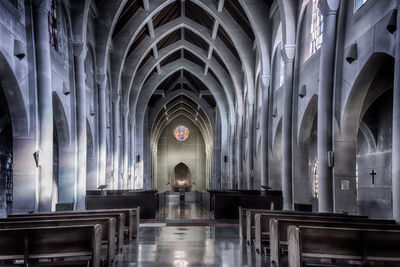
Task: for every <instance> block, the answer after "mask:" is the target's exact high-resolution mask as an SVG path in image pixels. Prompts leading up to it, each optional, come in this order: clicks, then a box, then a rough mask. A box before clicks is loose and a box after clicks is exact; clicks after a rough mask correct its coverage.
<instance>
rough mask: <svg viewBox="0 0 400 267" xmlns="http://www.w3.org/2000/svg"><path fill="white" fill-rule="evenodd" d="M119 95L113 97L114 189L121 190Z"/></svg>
mask: <svg viewBox="0 0 400 267" xmlns="http://www.w3.org/2000/svg"><path fill="white" fill-rule="evenodd" d="M119 98H120V97H119V94H115V93H114V94H113V96H112V114H113V120H112V121H113V122H112V123H113V154H114V155H113V172H112V174H113V177H112V181H113V189H121V186H122V185H121V177H120V175H119V153H120V151H119V149H120V144H119V141H120V140H119V139H120V106H119Z"/></svg>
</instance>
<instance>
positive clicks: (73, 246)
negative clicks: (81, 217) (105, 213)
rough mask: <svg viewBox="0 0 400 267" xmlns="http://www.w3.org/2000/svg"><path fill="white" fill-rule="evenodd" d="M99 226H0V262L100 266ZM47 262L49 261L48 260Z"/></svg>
mask: <svg viewBox="0 0 400 267" xmlns="http://www.w3.org/2000/svg"><path fill="white" fill-rule="evenodd" d="M101 232H102V229H101V225H98V224H96V225H81V226H62V227H39V228H19V229H0V247H1V249H0V261H3V262H13V261H15V260H20V261H21V260H23V261H24V265H25V266H31V264H33V265H34V264H35V263H36V264H37V263H39V262H40V261H47V263H48V264H49V265H50V266H56V265H58V264H60V265H64V266H65V265H66V263H69V264H68V265H69V266H72V265H74V264H76V263H77V262H81V263H82V261H83V262H86V265H87V266H92V267H100V266H101V256H100V248H101V235H102V233H101ZM49 261H51V262H50V263H49Z"/></svg>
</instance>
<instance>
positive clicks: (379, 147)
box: [335, 53, 394, 218]
mask: <svg viewBox="0 0 400 267" xmlns="http://www.w3.org/2000/svg"><path fill="white" fill-rule="evenodd" d="M393 79H394V58H393V57H392V56H390V55H387V54H382V53H376V54H373V55H372V56H371V57H370V59H369V60H368V61H367V62H366V63H365V65H364V67H363V68H362V70H361V72H360V73H359V74H358V76H357V78H356V80H355V82H354V86H353V88H352V90H351V92H350V94H349V97H348V100H347V102H346V105H345V109H344V112H343V116H342V127H341V134H340V135H338V139H337V140H336V141H335V143H341V144H346V145H345V146H342V147H340V145H335V147H338V148H339V149H336V151H337V153H336V155H337V157H336V156H335V158H340V160H337V161H335V178H336V177H347V179H345V180H342V181H341V184H339V186H338V187H337V189H336V192H335V205H336V207H339V208H336V210H337V211H340V210H345V209H347V210H349V211H350V212H352V210H356V211H358V213H359V214H360V215H368V216H370V217H371V218H391V217H392V188H391V187H392V185H391V180H392V173H391V164H392V160H391V154H392V114H393V111H392V108H393V107H392V105H391V104H390V103H393ZM358 177H359V178H358ZM339 179H340V178H339ZM343 181H344V182H346V183H343ZM343 184H344V186H343ZM342 188H344V189H345V190H342ZM349 207H351V209H350V208H349ZM353 212H354V211H353Z"/></svg>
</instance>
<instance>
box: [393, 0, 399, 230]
mask: <svg viewBox="0 0 400 267" xmlns="http://www.w3.org/2000/svg"><path fill="white" fill-rule="evenodd" d="M399 7H400V1H399V0H398V1H397V10H398V8H399ZM397 25H398V26H399V25H400V12H399V10H398V11H397ZM395 34H396V50H395V63H394V88H393V132H392V195H393V219H394V220H396V221H397V222H398V223H399V222H400V29H397V30H396V32H395Z"/></svg>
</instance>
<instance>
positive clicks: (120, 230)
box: [0, 213, 125, 252]
mask: <svg viewBox="0 0 400 267" xmlns="http://www.w3.org/2000/svg"><path fill="white" fill-rule="evenodd" d="M50 216H51V217H49V216H44V215H43V214H42V215H41V216H35V215H26V216H15V217H9V218H2V219H0V223H1V222H17V221H20V222H21V221H43V220H49V219H50V220H75V219H94V218H96V219H97V218H104V217H107V218H114V219H115V220H116V225H117V230H116V233H117V243H118V251H120V252H121V251H122V248H123V245H124V221H125V215H124V214H123V213H107V214H102V213H97V214H63V215H56V214H53V215H50Z"/></svg>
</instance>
